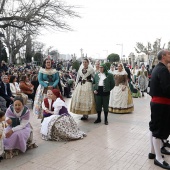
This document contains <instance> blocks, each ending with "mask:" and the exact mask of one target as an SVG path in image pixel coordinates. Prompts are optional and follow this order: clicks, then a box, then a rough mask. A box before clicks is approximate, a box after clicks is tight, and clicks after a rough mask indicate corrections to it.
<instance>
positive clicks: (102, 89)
mask: <svg viewBox="0 0 170 170" xmlns="http://www.w3.org/2000/svg"><path fill="white" fill-rule="evenodd" d="M93 84H94V85H93V87H94V94H95V100H96V110H97V120H96V121H95V122H94V123H100V122H101V112H102V107H103V109H104V116H105V125H108V119H107V117H108V105H109V97H110V91H111V90H112V89H113V87H114V79H113V74H111V73H108V69H107V67H106V65H105V64H101V65H100V67H99V73H96V74H95V77H94V80H93Z"/></svg>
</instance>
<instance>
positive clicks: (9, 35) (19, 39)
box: [4, 27, 28, 62]
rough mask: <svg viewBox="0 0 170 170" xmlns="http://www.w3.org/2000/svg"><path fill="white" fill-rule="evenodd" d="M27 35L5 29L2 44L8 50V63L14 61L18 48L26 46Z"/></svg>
mask: <svg viewBox="0 0 170 170" xmlns="http://www.w3.org/2000/svg"><path fill="white" fill-rule="evenodd" d="M27 38H28V33H26V32H25V31H23V30H18V29H16V28H10V27H8V28H6V30H5V38H4V43H5V44H6V46H7V48H8V50H9V60H10V62H13V61H16V54H17V53H18V52H19V50H20V48H21V47H23V46H25V45H26V42H27Z"/></svg>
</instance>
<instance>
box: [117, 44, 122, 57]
mask: <svg viewBox="0 0 170 170" xmlns="http://www.w3.org/2000/svg"><path fill="white" fill-rule="evenodd" d="M116 45H120V46H121V47H122V48H121V59H122V58H123V44H116Z"/></svg>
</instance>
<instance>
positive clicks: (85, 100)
mask: <svg viewBox="0 0 170 170" xmlns="http://www.w3.org/2000/svg"><path fill="white" fill-rule="evenodd" d="M70 112H72V113H75V114H81V115H90V114H96V108H95V99H94V93H93V90H92V83H91V82H86V83H85V84H81V83H78V85H77V87H76V89H75V91H74V93H73V96H72V100H71V104H70Z"/></svg>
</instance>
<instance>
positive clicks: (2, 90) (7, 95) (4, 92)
mask: <svg viewBox="0 0 170 170" xmlns="http://www.w3.org/2000/svg"><path fill="white" fill-rule="evenodd" d="M1 79H2V81H1V82H0V96H1V97H3V98H4V99H5V100H6V107H7V108H8V107H9V105H10V104H12V103H13V100H14V98H13V96H12V93H11V90H10V85H9V82H8V76H7V75H2V77H1Z"/></svg>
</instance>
